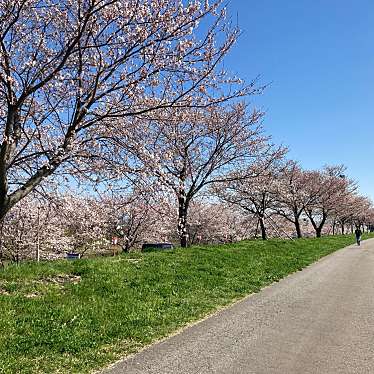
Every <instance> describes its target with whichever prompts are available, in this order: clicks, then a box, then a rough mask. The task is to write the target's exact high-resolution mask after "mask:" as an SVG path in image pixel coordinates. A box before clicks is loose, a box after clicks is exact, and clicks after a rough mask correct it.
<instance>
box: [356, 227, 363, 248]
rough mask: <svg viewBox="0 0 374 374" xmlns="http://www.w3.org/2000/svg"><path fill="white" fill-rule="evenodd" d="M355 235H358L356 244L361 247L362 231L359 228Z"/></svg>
mask: <svg viewBox="0 0 374 374" xmlns="http://www.w3.org/2000/svg"><path fill="white" fill-rule="evenodd" d="M355 235H356V242H357V245H360V243H361V235H362V231H361V230H360V228H359V227H357V228H356V230H355Z"/></svg>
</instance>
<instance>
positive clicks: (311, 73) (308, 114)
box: [225, 0, 374, 200]
mask: <svg viewBox="0 0 374 374" xmlns="http://www.w3.org/2000/svg"><path fill="white" fill-rule="evenodd" d="M228 13H229V14H230V16H231V17H232V20H233V22H234V23H236V20H237V19H238V23H239V26H240V28H241V29H242V31H243V33H242V35H241V37H240V38H239V40H238V42H237V44H236V46H235V47H234V48H233V50H232V51H231V53H230V55H229V56H228V57H227V59H226V61H225V66H226V68H227V70H229V71H233V72H235V73H237V74H238V75H239V76H240V77H242V78H244V79H246V80H251V79H252V78H254V77H256V76H257V75H260V76H261V81H262V82H263V83H271V85H270V86H269V87H268V88H267V89H266V92H265V93H264V94H263V95H261V96H260V97H257V98H255V99H253V100H252V102H253V103H254V104H255V105H256V106H258V107H260V108H262V109H263V110H265V111H266V113H267V114H266V117H265V121H264V124H265V129H266V131H267V132H268V133H269V134H270V135H272V137H273V141H274V142H276V143H282V144H284V145H286V146H288V147H289V150H290V152H289V155H288V156H289V158H292V159H294V160H298V161H299V162H300V163H301V165H302V166H303V167H304V168H321V167H322V166H323V165H324V164H341V163H343V164H345V165H346V166H347V167H348V171H347V174H348V175H349V176H350V177H352V178H354V179H355V180H357V181H358V183H359V186H360V190H361V193H362V194H364V195H367V196H369V197H370V198H371V199H373V200H374V171H373V168H374V163H373V157H372V154H373V149H374V144H373V139H374V134H373V132H374V131H373V130H374V126H373V122H374V1H373V0H284V1H280V0H231V2H229V3H228Z"/></svg>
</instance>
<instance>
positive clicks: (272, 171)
mask: <svg viewBox="0 0 374 374" xmlns="http://www.w3.org/2000/svg"><path fill="white" fill-rule="evenodd" d="M277 156H282V154H281V153H279V154H277ZM271 161H272V163H274V164H273V165H271V164H269V163H265V165H261V163H258V164H256V165H252V167H251V170H250V172H247V173H246V174H248V177H246V178H238V179H234V180H231V181H228V182H226V183H222V184H221V185H218V186H216V188H215V193H216V194H217V195H218V196H219V198H220V199H221V200H223V201H225V202H226V203H228V204H230V205H232V206H238V207H240V208H241V209H242V210H243V211H245V212H246V213H247V214H250V215H253V216H254V217H256V219H257V225H259V226H260V231H261V237H262V239H263V240H266V239H267V234H266V223H265V222H266V220H267V219H268V218H269V219H270V218H271V216H272V215H273V214H274V210H275V206H276V193H277V184H276V174H277V173H278V171H277V170H276V169H277V168H276V167H275V163H276V161H277V162H278V161H279V160H278V159H277V158H276V157H275V158H273V159H272V160H271Z"/></svg>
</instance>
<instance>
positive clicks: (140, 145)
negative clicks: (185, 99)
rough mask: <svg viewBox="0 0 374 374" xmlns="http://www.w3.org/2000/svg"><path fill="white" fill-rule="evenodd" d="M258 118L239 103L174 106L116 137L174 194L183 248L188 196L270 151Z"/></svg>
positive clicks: (242, 171)
mask: <svg viewBox="0 0 374 374" xmlns="http://www.w3.org/2000/svg"><path fill="white" fill-rule="evenodd" d="M261 117H262V113H260V112H257V111H253V112H252V113H248V111H247V106H246V105H245V104H243V103H238V104H235V105H232V106H230V107H223V106H211V107H209V108H205V109H195V110H188V111H186V110H175V109H174V110H169V111H164V112H163V113H162V116H158V117H157V118H156V117H155V118H150V119H149V121H148V123H146V122H144V121H139V122H133V124H132V126H133V129H132V130H131V131H130V133H131V134H132V136H131V137H130V136H128V137H127V138H123V137H119V139H118V142H119V143H120V144H121V142H122V143H123V147H126V148H127V149H128V150H129V152H131V153H132V154H133V155H134V157H135V161H134V162H135V163H137V165H138V169H140V170H143V171H144V173H146V174H147V175H149V176H151V177H153V178H156V179H157V181H158V183H159V184H160V188H163V189H165V190H167V191H170V192H172V193H173V194H174V196H175V198H176V201H177V206H178V225H177V229H178V234H179V238H180V242H181V246H182V247H185V246H187V243H188V229H187V228H188V223H187V217H188V209H189V205H190V203H191V201H192V200H193V198H194V197H195V196H196V195H197V194H198V193H200V192H201V191H202V190H203V189H204V188H205V187H206V186H209V185H212V184H217V183H223V182H225V181H229V180H233V179H236V178H238V177H240V178H244V177H245V171H246V170H247V168H248V165H250V164H252V163H254V162H257V161H259V160H260V159H263V158H266V157H268V156H269V155H270V154H273V153H274V151H273V149H272V147H271V146H270V145H269V143H268V138H267V137H265V136H264V135H263V132H262V127H261V124H260V123H259V121H260V119H261ZM143 134H147V137H146V138H145V137H144V135H143ZM232 170H236V174H233V173H231V171H232Z"/></svg>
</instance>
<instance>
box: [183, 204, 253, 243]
mask: <svg viewBox="0 0 374 374" xmlns="http://www.w3.org/2000/svg"><path fill="white" fill-rule="evenodd" d="M255 226H256V224H255V222H254V220H252V219H251V217H248V216H247V215H244V214H243V213H242V212H241V211H240V210H239V209H233V208H231V207H229V206H227V205H224V204H222V203H217V202H212V201H204V200H200V201H199V200H198V201H192V203H191V206H190V212H189V219H188V232H189V238H188V239H189V244H190V245H193V244H211V243H232V242H235V241H239V240H243V239H247V238H250V237H253V235H254V231H255Z"/></svg>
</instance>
